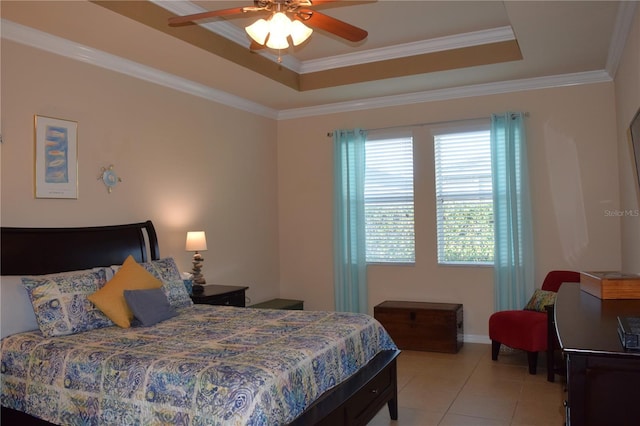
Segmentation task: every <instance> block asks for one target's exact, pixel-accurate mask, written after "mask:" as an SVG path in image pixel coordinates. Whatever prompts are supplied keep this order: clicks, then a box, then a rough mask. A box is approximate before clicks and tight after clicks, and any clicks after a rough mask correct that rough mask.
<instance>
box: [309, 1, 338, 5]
mask: <svg viewBox="0 0 640 426" xmlns="http://www.w3.org/2000/svg"><path fill="white" fill-rule="evenodd" d="M337 1H340V0H310V2H311V5H312V6H320V5H321V4H325V3H335V2H337Z"/></svg>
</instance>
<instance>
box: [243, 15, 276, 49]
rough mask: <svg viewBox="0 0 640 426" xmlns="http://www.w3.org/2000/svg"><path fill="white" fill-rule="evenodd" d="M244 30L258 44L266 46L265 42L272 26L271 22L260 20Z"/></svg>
mask: <svg viewBox="0 0 640 426" xmlns="http://www.w3.org/2000/svg"><path fill="white" fill-rule="evenodd" d="M244 30H245V31H246V32H247V34H249V37H251V38H252V39H253V40H254V41H255V42H256V43H258V44H260V45H264V42H265V40H266V39H267V36H268V35H269V31H270V25H269V22H267V21H265V20H264V19H258V20H257V21H256V22H254V23H253V24H251V25H249V26H248V27H245V29H244Z"/></svg>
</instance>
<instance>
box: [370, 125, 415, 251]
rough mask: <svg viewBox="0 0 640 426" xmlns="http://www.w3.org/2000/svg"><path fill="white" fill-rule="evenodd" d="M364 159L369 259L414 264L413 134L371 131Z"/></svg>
mask: <svg viewBox="0 0 640 426" xmlns="http://www.w3.org/2000/svg"><path fill="white" fill-rule="evenodd" d="M365 158H366V170H365V189H364V214H365V233H366V250H367V256H366V257H367V262H368V263H413V262H415V236H414V226H413V220H414V215H413V137H412V136H411V133H410V132H407V131H406V130H405V131H402V132H398V131H396V132H395V135H389V134H388V133H387V134H386V135H383V134H380V133H379V134H376V133H375V132H369V135H368V136H367V142H366V144H365Z"/></svg>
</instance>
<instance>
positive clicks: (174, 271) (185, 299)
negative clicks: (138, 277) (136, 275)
mask: <svg viewBox="0 0 640 426" xmlns="http://www.w3.org/2000/svg"><path fill="white" fill-rule="evenodd" d="M140 265H142V266H143V267H144V268H145V269H146V270H147V271H149V272H151V274H153V275H154V276H155V277H156V278H159V279H160V281H162V283H163V286H162V288H163V290H164V292H165V294H166V295H167V299H168V300H169V305H170V306H171V307H173V308H184V307H187V306H191V305H193V301H192V300H191V297H190V296H189V293H188V292H187V288H186V287H185V285H184V281H183V280H182V276H181V275H180V270H179V269H178V265H176V261H175V260H174V259H173V258H172V257H166V258H164V259H160V260H153V261H151V262H145V263H141V264H140Z"/></svg>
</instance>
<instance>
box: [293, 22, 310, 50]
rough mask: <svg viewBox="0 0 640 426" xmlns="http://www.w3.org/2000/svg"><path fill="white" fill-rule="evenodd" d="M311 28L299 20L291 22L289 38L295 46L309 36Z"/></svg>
mask: <svg viewBox="0 0 640 426" xmlns="http://www.w3.org/2000/svg"><path fill="white" fill-rule="evenodd" d="M312 32H313V30H312V29H311V28H309V27H307V26H306V25H305V24H303V23H302V22H300V21H292V22H291V40H293V45H294V46H297V45H299V44H300V43H302V42H304V41H305V40H306V39H308V38H309V36H310V35H311V33H312Z"/></svg>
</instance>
